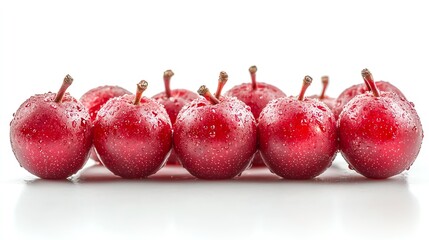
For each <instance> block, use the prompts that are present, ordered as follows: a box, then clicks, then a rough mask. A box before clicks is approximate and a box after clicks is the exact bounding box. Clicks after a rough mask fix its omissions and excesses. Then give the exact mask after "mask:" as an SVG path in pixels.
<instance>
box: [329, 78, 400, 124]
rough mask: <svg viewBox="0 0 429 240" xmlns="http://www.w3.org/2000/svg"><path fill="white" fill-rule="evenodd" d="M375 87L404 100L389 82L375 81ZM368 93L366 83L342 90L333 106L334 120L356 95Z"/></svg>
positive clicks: (368, 89)
mask: <svg viewBox="0 0 429 240" xmlns="http://www.w3.org/2000/svg"><path fill="white" fill-rule="evenodd" d="M375 85H376V86H377V88H378V89H379V90H380V91H384V92H394V93H396V94H397V95H398V96H399V97H402V98H405V96H404V94H402V92H401V91H400V90H399V89H398V88H397V87H395V86H394V85H393V84H391V83H389V82H384V81H377V82H375ZM368 91H371V89H370V88H369V86H368V85H367V84H366V83H362V84H357V85H353V86H351V87H349V88H347V89H346V90H344V91H343V92H342V93H341V94H340V95H339V96H338V98H337V100H336V103H335V106H334V108H333V109H332V111H333V112H334V115H335V118H336V119H338V117H339V116H340V114H341V112H342V111H343V109H344V106H345V105H346V104H347V103H348V102H349V101H350V100H352V98H354V97H355V96H356V95H359V94H364V93H366V92H368Z"/></svg>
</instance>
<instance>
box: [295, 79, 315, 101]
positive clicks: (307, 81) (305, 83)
mask: <svg viewBox="0 0 429 240" xmlns="http://www.w3.org/2000/svg"><path fill="white" fill-rule="evenodd" d="M312 81H313V79H312V78H311V77H310V76H308V75H307V76H305V77H304V80H303V81H302V88H301V92H300V93H299V97H298V100H300V101H302V100H304V94H305V91H306V90H307V88H308V86H310V84H311V82H312Z"/></svg>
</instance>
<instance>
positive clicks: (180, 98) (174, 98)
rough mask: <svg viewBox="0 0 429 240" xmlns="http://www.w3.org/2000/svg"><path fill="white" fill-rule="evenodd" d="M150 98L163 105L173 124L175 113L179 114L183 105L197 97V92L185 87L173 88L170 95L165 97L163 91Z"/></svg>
mask: <svg viewBox="0 0 429 240" xmlns="http://www.w3.org/2000/svg"><path fill="white" fill-rule="evenodd" d="M152 98H153V99H155V100H156V101H158V102H159V103H161V104H162V105H164V107H165V110H167V113H168V116H169V117H170V120H171V123H172V124H174V123H175V122H176V118H177V114H179V112H180V110H181V109H182V108H183V106H185V105H186V104H188V103H190V102H191V101H192V100H194V99H196V98H198V94H196V93H194V92H191V91H189V90H186V89H174V90H171V97H167V95H166V94H165V92H161V93H158V94H156V95H155V96H153V97H152Z"/></svg>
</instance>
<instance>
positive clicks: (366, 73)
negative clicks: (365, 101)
mask: <svg viewBox="0 0 429 240" xmlns="http://www.w3.org/2000/svg"><path fill="white" fill-rule="evenodd" d="M361 73H362V77H363V80H364V81H365V83H366V84H367V86H368V85H369V89H370V90H371V91H372V94H373V95H374V97H380V91H379V90H378V87H377V85H375V81H374V78H373V77H372V74H371V72H370V71H369V70H368V69H367V68H365V69H363V70H362V72H361Z"/></svg>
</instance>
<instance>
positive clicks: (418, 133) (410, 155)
mask: <svg viewBox="0 0 429 240" xmlns="http://www.w3.org/2000/svg"><path fill="white" fill-rule="evenodd" d="M338 124H339V125H338V126H339V132H340V135H339V136H340V149H341V153H342V155H343V156H344V158H345V160H346V161H347V162H348V163H349V164H350V166H351V168H353V169H354V170H356V171H357V172H358V173H360V174H362V175H364V176H366V177H368V178H381V179H382V178H388V177H391V176H394V175H397V174H399V173H401V172H402V171H404V170H406V169H408V168H409V167H410V166H411V165H412V164H413V162H414V160H415V159H416V157H417V155H418V153H419V151H420V148H421V144H422V140H423V129H422V125H421V122H420V118H419V116H418V115H417V112H416V110H415V109H414V105H413V104H412V103H410V102H408V101H407V100H406V99H405V98H404V97H400V96H398V95H397V94H395V93H392V92H381V94H380V97H374V96H373V94H372V93H371V92H367V93H365V94H362V95H359V96H356V97H355V98H353V99H352V100H351V101H350V102H349V103H347V105H346V106H345V107H344V110H343V112H342V113H341V115H340V117H339V119H338Z"/></svg>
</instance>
